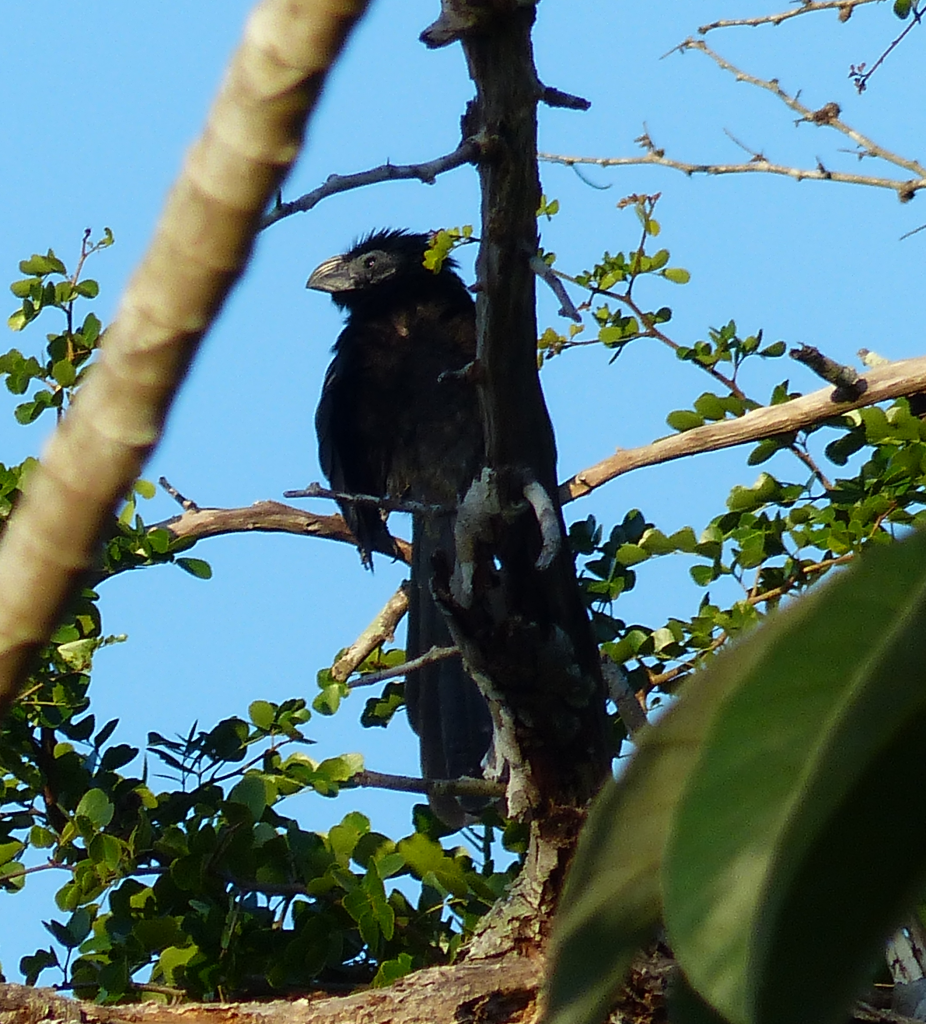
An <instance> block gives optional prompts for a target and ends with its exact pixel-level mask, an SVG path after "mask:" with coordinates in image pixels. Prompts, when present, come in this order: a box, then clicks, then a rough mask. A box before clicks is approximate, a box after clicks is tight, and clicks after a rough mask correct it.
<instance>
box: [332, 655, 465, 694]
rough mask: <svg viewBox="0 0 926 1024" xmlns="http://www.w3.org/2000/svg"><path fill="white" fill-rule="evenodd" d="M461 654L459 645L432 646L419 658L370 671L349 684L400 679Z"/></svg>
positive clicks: (355, 684)
mask: <svg viewBox="0 0 926 1024" xmlns="http://www.w3.org/2000/svg"><path fill="white" fill-rule="evenodd" d="M459 655H460V648H459V647H432V648H431V649H430V650H429V651H425V652H424V654H422V655H420V656H419V657H417V658H411V659H410V660H409V661H403V662H402V664H401V665H393V666H392V668H384V669H382V670H381V671H379V672H368V673H366V675H362V676H360V678H359V679H352V680H351V681H350V682H349V683H348V684H347V685H348V686H349V687H350V688H351V689H352V690H353V689H355V688H356V687H358V686H373V685H375V684H376V683H384V682H386V680H388V679H398V678H399V676H405V675H408V673H409V672H414V671H416V669H419V668H424V667H425V665H433V664H434V662H435V661H444V660H446V659H447V658H457V657H459Z"/></svg>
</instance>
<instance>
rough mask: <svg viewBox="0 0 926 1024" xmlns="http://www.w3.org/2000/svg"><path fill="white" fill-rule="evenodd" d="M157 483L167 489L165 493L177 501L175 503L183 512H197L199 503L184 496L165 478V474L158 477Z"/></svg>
mask: <svg viewBox="0 0 926 1024" xmlns="http://www.w3.org/2000/svg"><path fill="white" fill-rule="evenodd" d="M158 483H159V484H160V485H161V487H162V488H163V489H164V490H165V491H167V493H168V494H169V495H170V496H171V497H172V498H173V499H174V501H176V502H177V504H178V505H179V506H180V507H181V508H182V509H183V511H184V512H198V511H199V505H197V504H196V502H195V501H193V499H192V498H186V497H184V496H183V495H182V494H181V493H180V492H179V491H178V490H177V488H176V487H174V485H173V484H172V483H171V482H170V481H169V480H168V479H167V477H166V476H162V477H160V478H159V479H158Z"/></svg>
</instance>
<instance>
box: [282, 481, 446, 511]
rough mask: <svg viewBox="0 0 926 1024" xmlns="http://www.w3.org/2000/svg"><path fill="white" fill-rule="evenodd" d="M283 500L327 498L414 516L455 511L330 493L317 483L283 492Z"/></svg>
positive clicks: (343, 492)
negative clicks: (409, 513)
mask: <svg viewBox="0 0 926 1024" xmlns="http://www.w3.org/2000/svg"><path fill="white" fill-rule="evenodd" d="M283 497H284V498H328V499H330V500H332V501H343V502H344V503H345V504H348V505H374V506H375V507H376V508H380V509H382V510H383V511H384V512H411V513H413V514H414V515H423V516H442V515H443V516H445V515H450V514H451V513H453V512H455V511H456V506H454V505H430V504H426V503H425V502H423V501H409V500H408V499H404V498H403V499H398V498H387V497H384V496H382V495H376V494H353V493H351V492H349V491H332V490H330V489H329V488H327V487H322V486H321V484H319V483H311V484H309V486H308V487H306V488H304V489H303V490H297V491H284V492H283Z"/></svg>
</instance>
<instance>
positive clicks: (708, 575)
mask: <svg viewBox="0 0 926 1024" xmlns="http://www.w3.org/2000/svg"><path fill="white" fill-rule="evenodd" d="M688 573H689V575H690V576H691V578H692V579H693V580H694V581H695V583H697V585H698V586H699V587H707V586H709V585H710V584H711V583H713V582H714V578H715V576H714V567H713V566H712V565H693V566H692V567H691V568H690V569H689V570H688Z"/></svg>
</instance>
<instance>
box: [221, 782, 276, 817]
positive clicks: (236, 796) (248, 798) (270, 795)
mask: <svg viewBox="0 0 926 1024" xmlns="http://www.w3.org/2000/svg"><path fill="white" fill-rule="evenodd" d="M275 799H276V789H275V787H274V786H273V784H272V783H271V782H270V780H269V779H267V778H265V777H263V776H261V775H258V774H256V773H255V772H249V773H248V774H247V775H245V776H244V778H243V779H241V781H240V782H238V783H237V784H236V785H235V786H233V787H232V791H231V792H230V793H229V794H228V800H229V802H230V803H235V804H243V805H244V806H245V807H247V809H248V810H249V811H250V812H251V817H252V818H253V819H254V821H259V820H260V816H261V815H262V814H263V813H264V808H265V807H268V806H270V805H271V804H273V802H274V800H275Z"/></svg>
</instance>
